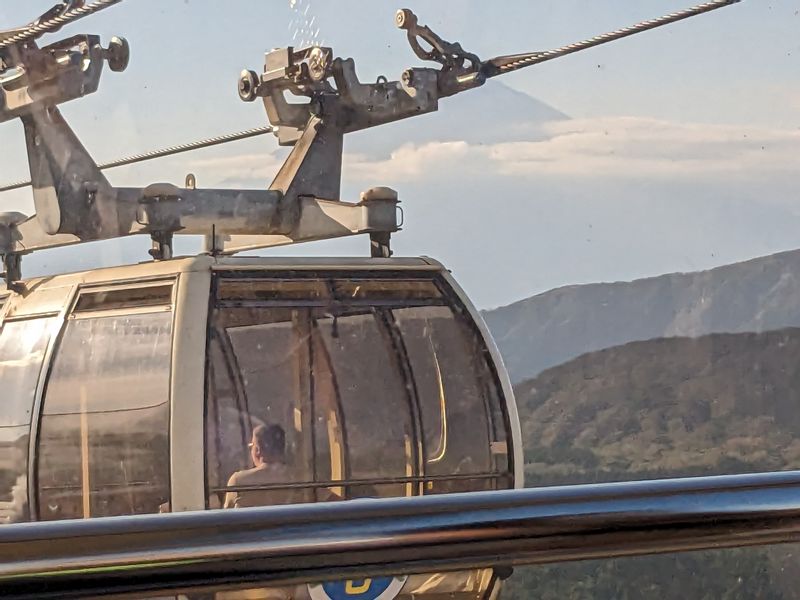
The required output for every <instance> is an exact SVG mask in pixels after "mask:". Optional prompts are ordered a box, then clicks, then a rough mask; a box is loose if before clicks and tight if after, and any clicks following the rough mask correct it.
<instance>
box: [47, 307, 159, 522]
mask: <svg viewBox="0 0 800 600" xmlns="http://www.w3.org/2000/svg"><path fill="white" fill-rule="evenodd" d="M171 338H172V313H170V312H157V313H150V314H139V315H114V316H101V317H95V318H86V319H72V320H70V321H69V322H68V324H67V326H66V330H65V332H64V336H63V339H62V341H61V344H60V345H59V348H58V351H57V354H56V357H55V359H54V362H53V367H52V372H51V374H50V378H49V380H48V384H47V390H46V394H45V401H44V407H43V414H42V421H41V431H40V439H39V470H38V493H39V511H40V515H39V517H40V518H41V519H42V520H52V519H67V518H80V517H83V518H87V517H99V516H112V515H125V514H137V513H155V512H159V510H160V507H161V506H162V505H164V504H165V503H166V502H168V500H169V461H168V460H167V457H168V456H169V444H168V430H169V375H170V352H171V346H172V344H171Z"/></svg>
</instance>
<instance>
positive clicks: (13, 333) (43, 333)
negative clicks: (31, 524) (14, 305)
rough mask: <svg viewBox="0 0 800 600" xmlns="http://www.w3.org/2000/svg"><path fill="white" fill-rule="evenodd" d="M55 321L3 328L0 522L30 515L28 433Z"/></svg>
mask: <svg viewBox="0 0 800 600" xmlns="http://www.w3.org/2000/svg"><path fill="white" fill-rule="evenodd" d="M53 323H54V319H30V320H26V321H11V322H8V323H5V324H4V325H3V328H2V330H0V382H2V389H1V390H0V392H2V394H1V395H0V397H1V398H2V408H0V523H13V522H18V521H27V520H29V514H28V436H29V433H30V426H31V413H32V410H33V402H34V397H35V395H36V384H37V381H38V380H39V373H40V371H41V367H42V362H43V360H44V354H45V350H46V349H47V343H48V341H49V339H50V335H51V332H52V329H53Z"/></svg>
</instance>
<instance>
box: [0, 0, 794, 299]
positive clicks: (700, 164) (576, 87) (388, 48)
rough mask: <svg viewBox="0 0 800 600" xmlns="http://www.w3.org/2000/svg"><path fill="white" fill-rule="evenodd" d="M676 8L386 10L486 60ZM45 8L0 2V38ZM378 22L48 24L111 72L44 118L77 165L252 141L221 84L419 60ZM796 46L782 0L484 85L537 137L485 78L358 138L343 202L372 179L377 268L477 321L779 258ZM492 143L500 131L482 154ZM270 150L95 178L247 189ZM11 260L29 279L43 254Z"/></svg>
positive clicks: (130, 19)
mask: <svg viewBox="0 0 800 600" xmlns="http://www.w3.org/2000/svg"><path fill="white" fill-rule="evenodd" d="M691 2H692V0H684V1H682V2H681V1H673V0H669V1H666V0H665V1H661V0H649V1H647V2H643V1H636V2H634V1H632V0H540V1H530V0H524V1H523V0H518V1H508V2H503V3H500V2H491V3H489V2H478V1H460V2H436V3H433V2H427V3H426V2H419V1H408V2H407V3H406V5H407V6H409V7H410V8H412V9H414V10H415V12H416V13H417V14H418V15H419V17H420V20H421V22H423V23H426V24H428V25H430V26H431V27H433V28H434V29H435V30H436V31H437V32H438V33H439V34H440V35H442V36H443V37H444V38H446V39H450V40H458V41H460V42H461V43H462V45H463V46H464V47H465V48H466V49H468V50H470V51H473V52H475V53H477V54H479V55H480V56H481V57H485V58H488V57H490V56H493V55H497V54H503V53H515V52H522V51H529V50H541V49H547V48H551V47H555V46H559V45H562V44H564V43H569V42H572V41H576V40H579V39H583V38H586V37H589V36H592V35H595V34H597V33H601V32H604V31H607V30H610V29H614V28H617V27H620V26H623V25H628V24H631V23H633V22H635V21H638V20H641V19H645V18H650V17H655V16H659V15H661V14H664V13H667V12H670V11H673V10H676V9H679V8H685V7H687V6H689V5H690V4H691ZM49 4H50V3H49V2H42V1H40V0H35V1H34V0H28V1H26V2H19V1H16V0H0V28H3V27H11V26H14V25H19V24H21V23H23V22H25V21H27V20H30V19H31V18H33V17H34V16H35V14H36V13H37V12H41V11H43V10H44V9H46V8H47V7H48V6H49ZM396 8H399V6H398V5H397V4H395V3H390V2H385V1H382V0H381V1H376V0H344V1H342V0H336V1H335V2H323V1H322V0H296V2H290V1H289V0H280V1H278V0H275V1H266V0H230V1H229V2H226V3H220V2H210V1H209V2H206V1H201V0H125V2H123V3H122V4H121V5H119V6H116V7H113V8H111V9H108V10H107V11H104V12H103V13H101V14H99V15H96V16H94V17H91V18H88V19H84V20H82V21H79V22H78V23H76V24H74V25H72V26H70V27H68V28H66V29H65V30H64V31H63V35H64V36H66V35H67V34H70V33H77V32H90V33H99V34H101V35H102V36H103V38H104V40H106V41H107V39H108V38H109V37H110V36H111V35H123V36H125V37H127V38H128V40H129V41H130V43H131V47H132V59H131V64H130V67H129V68H128V70H127V71H126V72H124V73H110V72H106V73H104V77H103V80H102V81H101V85H100V90H99V91H98V92H97V93H96V94H94V95H92V96H89V97H87V98H84V99H82V100H80V101H77V102H73V103H70V104H68V105H65V106H64V107H62V110H63V112H64V113H65V115H66V116H67V118H68V119H69V120H70V122H71V123H72V125H73V127H74V129H75V130H76V131H77V132H78V133H79V135H80V136H81V138H82V139H83V141H84V143H85V145H86V146H87V147H88V148H89V150H90V151H91V152H92V153H93V154H94V155H95V157H96V158H97V159H98V160H106V159H109V158H114V157H118V156H121V155H127V154H131V153H136V152H140V151H143V150H147V149H150V148H155V147H160V146H164V145H170V144H173V143H178V142H183V141H188V140H193V139H197V138H201V137H206V136H210V135H215V134H218V133H223V132H227V131H232V130H236V129H244V128H249V127H253V126H257V125H260V124H263V123H264V122H265V118H266V117H265V114H264V111H263V108H262V107H261V105H260V104H258V103H253V104H246V103H243V102H241V101H240V100H239V99H238V97H237V94H236V79H237V76H238V73H239V71H240V70H241V69H242V68H245V67H247V68H252V69H255V70H258V69H259V68H260V66H261V65H262V62H263V53H264V51H265V50H266V49H269V48H272V47H278V46H285V45H289V44H295V45H299V43H300V42H301V41H303V40H302V38H307V39H312V38H314V36H315V34H316V41H319V42H324V43H325V44H326V45H332V46H333V47H334V50H335V52H336V53H337V54H338V55H340V56H352V57H354V58H355V59H356V64H357V67H358V72H359V75H360V77H361V79H362V80H364V81H372V80H374V78H375V77H376V76H377V75H379V74H385V75H387V76H388V77H390V78H397V77H398V76H399V74H400V73H401V71H402V69H404V68H405V67H407V66H411V65H415V64H419V61H418V59H416V57H415V56H413V54H412V52H411V50H410V49H409V48H408V46H407V43H406V41H405V37H404V34H403V32H400V31H398V30H397V29H395V27H394V24H393V15H394V11H395V9H396ZM317 30H318V33H317ZM798 32H800V0H778V1H774V2H773V1H768V0H745V1H744V2H743V3H741V4H739V5H736V6H733V7H729V8H725V9H722V10H720V11H716V12H714V13H711V14H709V15H705V16H701V17H697V18H694V19H691V20H689V21H685V22H683V23H679V24H676V25H673V26H670V27H668V28H665V29H662V30H658V31H654V32H648V33H645V34H642V35H640V36H636V37H634V38H630V39H627V40H623V41H619V42H615V43H613V44H610V45H607V46H604V47H601V48H596V49H593V50H589V51H586V52H583V53H580V54H578V55H574V56H570V57H566V58H562V59H559V60H556V61H553V62H551V63H547V64H544V65H541V66H538V67H534V68H532V69H527V70H523V71H521V72H519V73H515V74H512V75H510V76H508V77H506V78H505V79H504V83H505V84H507V85H508V86H511V87H512V88H514V89H516V90H519V91H522V92H525V93H526V94H529V95H530V96H532V97H533V98H536V99H538V100H540V101H542V102H545V103H547V104H549V105H550V106H552V107H554V108H555V109H557V110H558V111H561V112H562V113H565V114H566V115H568V116H569V117H571V118H570V119H569V120H558V121H550V122H541V119H540V118H539V116H538V113H536V114H534V113H535V111H534V108H535V106H536V104H535V103H534V102H533V101H531V109H530V110H528V109H527V108H525V106H526V105H524V103H523V108H522V109H519V110H517V109H515V110H510V109H507V108H505V107H507V106H512V105H513V106H515V107H516V106H517V104H513V103H514V102H517V100H515V99H514V98H513V97H512V95H510V93H509V92H508V90H504V89H503V88H502V86H501V85H500V84H494V83H493V82H490V84H488V85H487V86H485V87H484V88H483V89H482V90H479V91H478V92H476V93H475V99H474V100H472V99H471V100H470V103H467V102H466V100H465V99H463V98H461V97H456V98H451V99H447V100H445V101H443V102H442V105H441V109H440V113H439V114H437V115H435V116H426V117H424V119H427V121H425V122H423V123H424V125H425V128H424V130H425V131H427V132H428V135H427V137H426V139H424V140H422V139H420V138H419V133H418V132H419V131H420V130H419V128H416V129H412V128H411V127H406V126H404V125H403V126H401V125H400V124H397V125H394V126H392V127H391V128H387V129H385V130H380V129H379V130H375V131H372V132H368V133H364V134H359V136H360V141H359V139H356V140H354V142H353V144H348V146H347V147H346V150H348V149H350V152H349V154H348V157H347V159H346V170H345V180H344V186H343V198H344V199H348V200H355V199H356V198H357V195H358V192H359V191H360V190H362V189H365V188H367V187H370V186H372V185H378V184H387V185H391V186H393V187H395V188H396V189H398V191H399V192H400V196H401V199H402V200H403V206H404V210H405V220H406V227H405V230H404V231H403V232H401V233H400V234H398V235H397V236H396V242H395V247H396V249H397V251H398V253H399V254H404V255H414V254H427V255H431V256H434V257H436V258H438V259H440V260H442V261H443V262H445V263H446V264H447V265H448V266H450V267H451V268H452V269H453V271H454V273H455V274H456V276H457V277H458V278H459V279H460V280H461V282H462V284H463V285H464V287H465V288H466V289H467V291H468V292H469V293H470V294H471V295H472V296H473V298H474V299H475V301H476V303H477V304H478V305H479V306H481V307H490V306H496V305H498V304H505V303H508V302H511V301H513V300H516V299H519V298H522V297H525V296H529V295H531V294H534V293H538V292H541V291H545V290H547V289H550V288H552V287H556V286H560V285H568V284H572V283H584V282H591V281H608V280H619V279H632V278H636V277H641V276H646V275H655V274H660V273H663V272H668V271H687V270H696V269H701V268H708V267H711V266H714V265H719V264H724V263H728V262H733V261H737V260H742V259H745V258H749V257H752V256H757V255H761V254H768V253H771V252H775V251H778V250H785V249H789V248H795V247H800V168H798V167H800V35H798ZM59 35H61V34H59ZM53 39H56V38H55V37H53ZM498 98H504V99H505V100H502V101H501V100H496V99H498ZM506 101H508V102H509V103H511V104H504V102H506ZM498 102H500V106H498V105H497V103H498ZM457 103H463V105H462V106H461V107H456V106H455V105H456V104H457ZM464 107H466V108H464ZM514 127H516V128H517V130H518V131H519V132H524V133H520V134H519V135H516V136H514V137H513V139H511V138H509V139H508V140H506V138H504V137H503V136H504V135H505V134H504V133H503V132H504V131H505V130H504V128H507V129H506V130H507V131H514ZM491 131H496V132H501V133H502V134H503V135H500V134H498V135H496V136H494V137H492V138H491V139H489V137H491V136H488V134H487V132H491ZM529 132H534V133H531V134H530V136H529V137H526V136H528V134H529ZM412 134H413V135H417V139H414V138H413V137H408V136H409V135H412ZM275 146H276V145H275V142H274V141H273V140H272V139H268V138H259V139H257V140H251V141H248V142H242V143H239V144H229V145H227V146H226V147H224V148H219V149H209V150H205V151H203V152H199V153H194V154H192V155H185V156H184V157H181V158H173V159H167V160H162V161H154V162H152V163H148V164H147V165H142V166H136V167H130V168H124V169H117V170H113V171H109V172H108V174H109V177H110V179H111V181H112V183H116V184H118V185H142V186H143V185H146V184H148V183H150V182H152V181H162V180H166V181H172V182H175V183H180V182H181V181H182V180H183V176H184V174H185V173H186V172H187V171H189V170H191V171H193V172H195V173H196V174H197V177H198V183H199V185H200V186H216V185H223V184H224V185H226V186H234V185H241V184H244V183H247V184H248V185H253V184H256V185H267V184H268V183H269V179H270V175H271V173H272V172H274V169H275V167H276V165H277V164H278V161H279V156H278V155H276V154H274V153H273V152H274V150H275ZM376 148H377V149H378V150H380V152H378V151H376V150H375V149H376ZM23 149H24V145H23V141H22V135H21V127H20V126H19V124H18V123H5V124H2V125H0V181H2V182H5V181H7V180H16V179H20V178H23V177H27V163H26V158H25V155H24V151H23ZM12 209H16V210H20V209H22V210H25V211H30V210H31V207H30V192H29V191H28V190H23V191H20V192H15V193H10V194H3V195H0V210H12ZM134 245H137V247H139V246H142V245H144V246H146V245H147V242H146V240H140V241H137V242H134ZM366 246H367V242H366V240H363V239H354V240H347V241H338V242H330V243H323V244H314V245H308V246H306V247H303V246H298V247H295V248H292V249H290V250H289V251H287V250H282V251H281V253H282V254H300V253H303V254H308V253H315V254H319V253H326V252H327V253H334V254H363V253H364V252H365V251H366ZM120 247H121V246H120V244H119V243H117V242H115V243H111V244H109V243H104V244H101V245H100V248H101V249H102V252H101V253H100V254H101V255H102V258H103V259H104V260H105V261H108V262H113V261H115V260H118V259H119V257H120V256H121V250H120ZM88 254H89V253H88V252H86V251H85V250H84V251H82V254H80V253H79V254H78V255H76V254H74V253H72V254H69V256H71V257H72V256H75V257H76V258H80V257H82V260H88V259H87V256H88ZM92 254H93V255H97V252H92ZM45 262H46V261H45ZM26 264H28V265H29V268H27V272H28V274H31V273H32V269H31V268H30V267H31V266H32V267H35V268H36V269H39V268H41V267H42V266H43V259H41V258H38V259H32V260H26ZM81 264H83V263H81ZM86 264H88V263H86Z"/></svg>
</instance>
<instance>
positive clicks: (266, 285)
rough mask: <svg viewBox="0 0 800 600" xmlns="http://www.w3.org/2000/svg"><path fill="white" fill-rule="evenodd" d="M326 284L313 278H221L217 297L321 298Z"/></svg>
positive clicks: (326, 293)
mask: <svg viewBox="0 0 800 600" xmlns="http://www.w3.org/2000/svg"><path fill="white" fill-rule="evenodd" d="M328 295H329V293H328V285H327V284H326V283H325V282H324V281H317V280H313V279H273V280H266V281H265V280H260V281H259V280H254V279H227V280H225V279H223V280H221V281H220V284H219V292H218V298H219V299H220V300H221V301H225V300H264V301H270V300H284V301H286V300H322V299H325V298H327V297H328Z"/></svg>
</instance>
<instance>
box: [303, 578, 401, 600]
mask: <svg viewBox="0 0 800 600" xmlns="http://www.w3.org/2000/svg"><path fill="white" fill-rule="evenodd" d="M406 579H408V578H407V577H374V578H372V579H347V580H344V581H328V582H325V583H317V584H311V585H309V586H308V592H309V594H311V598H312V600H393V599H394V598H396V597H397V595H398V594H399V593H400V590H402V589H403V585H405V583H406Z"/></svg>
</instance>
